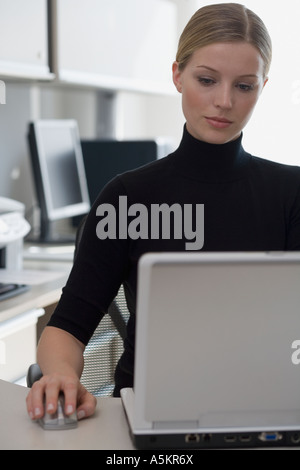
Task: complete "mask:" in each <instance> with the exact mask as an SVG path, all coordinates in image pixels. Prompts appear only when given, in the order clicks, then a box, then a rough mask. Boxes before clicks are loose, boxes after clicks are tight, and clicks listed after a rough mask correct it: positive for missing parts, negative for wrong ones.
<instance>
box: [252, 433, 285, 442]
mask: <svg viewBox="0 0 300 470" xmlns="http://www.w3.org/2000/svg"><path fill="white" fill-rule="evenodd" d="M258 439H260V440H261V441H264V442H275V441H280V440H281V439H282V434H280V433H279V432H262V433H260V434H259V436H258Z"/></svg>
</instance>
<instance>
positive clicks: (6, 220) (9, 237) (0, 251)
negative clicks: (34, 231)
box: [0, 197, 30, 270]
mask: <svg viewBox="0 0 300 470" xmlns="http://www.w3.org/2000/svg"><path fill="white" fill-rule="evenodd" d="M24 215H25V205H24V204H22V203H21V202H18V201H14V200H13V199H9V198H5V197H0V268H5V269H12V270H18V269H21V268H22V261H23V240H24V237H25V236H26V235H27V234H28V233H29V231H30V225H29V223H28V222H27V221H26V220H25V217H24Z"/></svg>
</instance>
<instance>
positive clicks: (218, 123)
mask: <svg viewBox="0 0 300 470" xmlns="http://www.w3.org/2000/svg"><path fill="white" fill-rule="evenodd" d="M205 119H206V121H207V122H208V123H209V124H210V125H211V126H212V127H215V128H216V129H226V128H227V127H229V126H230V125H231V124H232V121H229V120H228V119H226V118H219V117H206V118H205Z"/></svg>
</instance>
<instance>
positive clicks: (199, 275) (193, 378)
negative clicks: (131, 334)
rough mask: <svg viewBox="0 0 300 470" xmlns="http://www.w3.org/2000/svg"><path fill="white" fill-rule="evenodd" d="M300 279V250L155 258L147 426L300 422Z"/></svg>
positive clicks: (143, 289)
mask: <svg viewBox="0 0 300 470" xmlns="http://www.w3.org/2000/svg"><path fill="white" fill-rule="evenodd" d="M299 284H300V256H299V254H291V255H288V254H286V255H284V256H283V255H266V254H251V255H247V254H239V253H235V254H204V253H201V254H190V253H181V254H170V253H169V254H148V255H145V256H144V258H143V259H142V261H141V263H140V271H139V288H140V290H139V293H140V294H139V296H138V307H137V344H136V369H135V385H134V389H135V397H136V407H137V408H136V413H137V416H138V417H140V423H143V425H144V424H145V423H153V422H161V423H163V422H170V421H171V422H174V423H175V422H186V423H187V424H189V425H190V424H191V423H193V422H194V423H195V424H196V423H197V425H200V426H201V425H203V426H206V425H212V424H213V425H216V426H226V425H233V424H236V425H243V424H244V425H249V424H251V425H259V424H260V419H262V420H263V419H265V416H266V414H268V413H269V414H270V415H271V414H272V415H273V420H274V419H275V421H276V420H279V421H281V423H280V424H295V422H297V423H299V422H300V412H299V410H300V400H299V390H300V366H299V369H298V368H297V366H296V365H295V364H293V362H292V360H291V356H292V353H293V350H292V349H291V345H292V343H293V341H294V340H295V339H297V337H298V336H300V315H299V313H300V312H299V310H300V289H299ZM297 410H298V411H297ZM274 411H276V413H274ZM286 412H288V413H287V414H286ZM285 416H287V417H285ZM137 421H139V418H138V419H137ZM286 421H287V422H286ZM291 421H292V422H293V423H291ZM274 424H275V423H274Z"/></svg>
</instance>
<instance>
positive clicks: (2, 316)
mask: <svg viewBox="0 0 300 470" xmlns="http://www.w3.org/2000/svg"><path fill="white" fill-rule="evenodd" d="M23 267H24V269H29V270H30V269H32V270H42V271H55V273H57V276H56V278H55V279H53V280H51V281H49V282H45V283H41V284H36V285H32V286H30V289H29V291H27V292H25V293H23V294H21V295H16V296H15V297H12V298H9V299H6V300H2V301H1V303H0V323H1V322H3V321H5V320H9V319H11V318H14V317H15V316H17V315H19V314H20V313H23V312H25V311H27V310H31V309H33V308H40V307H45V306H47V305H51V304H54V303H56V302H57V301H58V300H59V298H60V295H61V290H62V287H63V286H64V285H65V283H66V281H67V278H68V275H69V273H70V270H71V267H72V263H68V262H55V261H37V260H36V261H26V262H24V266H23Z"/></svg>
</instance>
